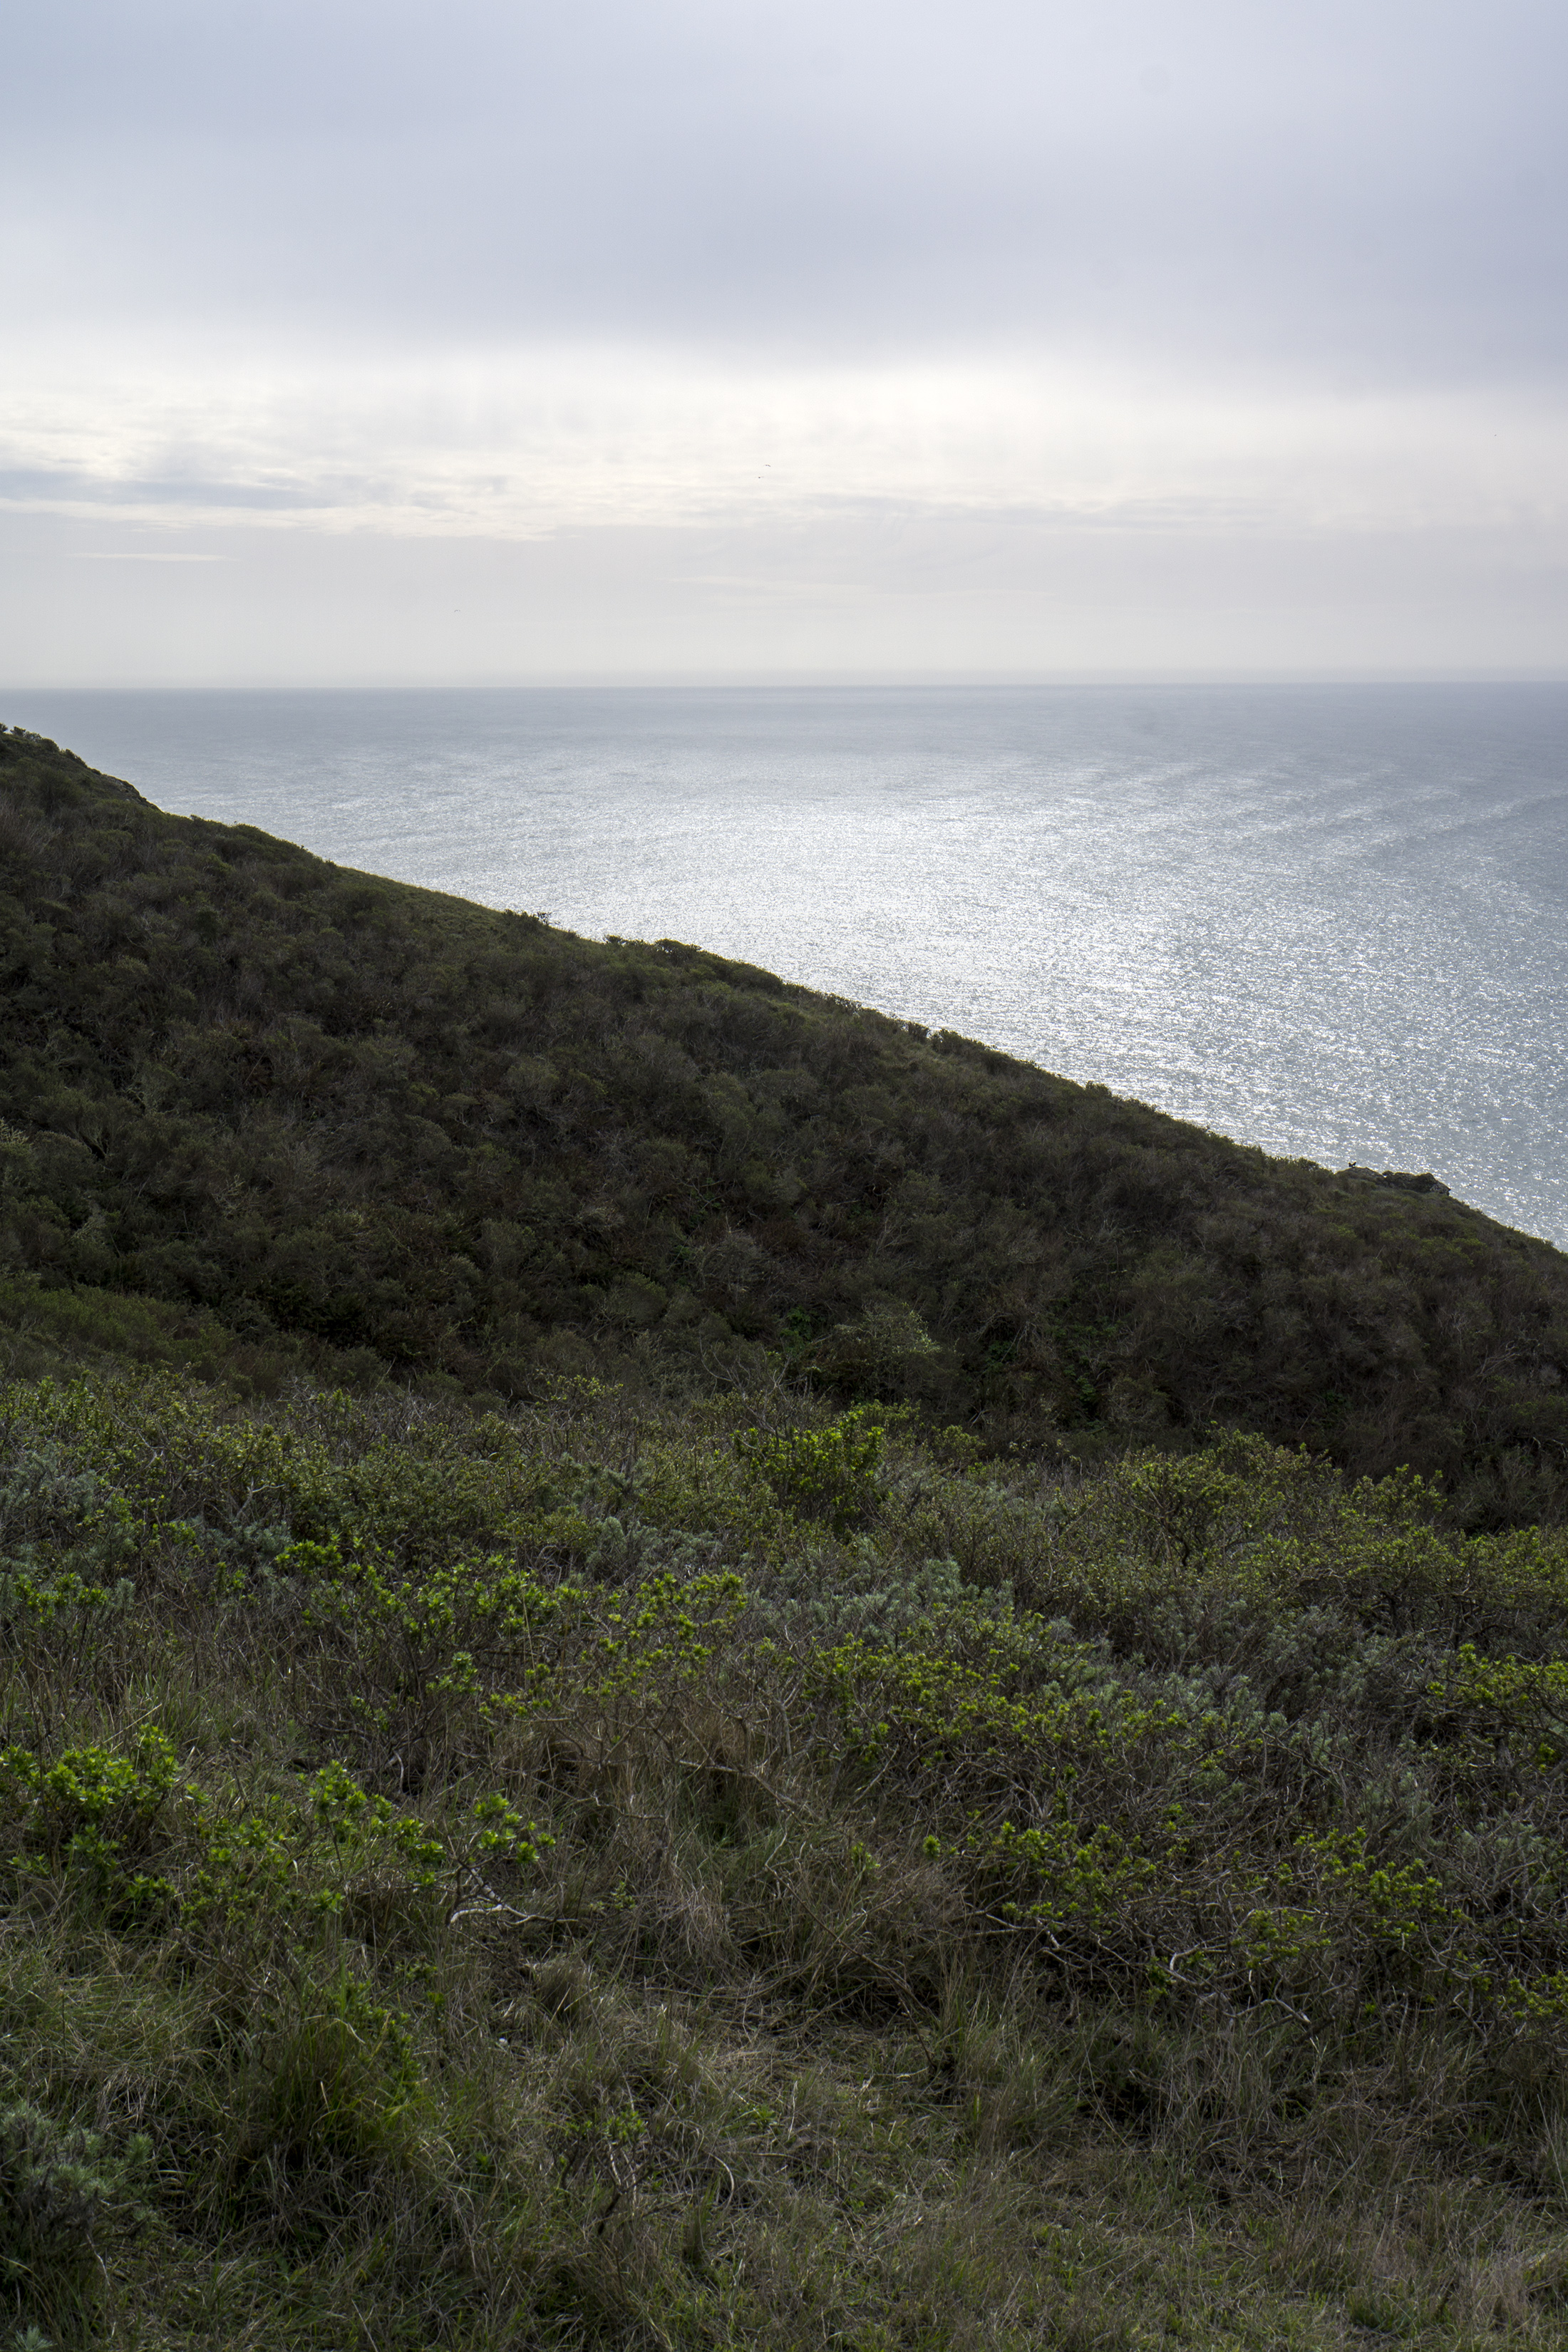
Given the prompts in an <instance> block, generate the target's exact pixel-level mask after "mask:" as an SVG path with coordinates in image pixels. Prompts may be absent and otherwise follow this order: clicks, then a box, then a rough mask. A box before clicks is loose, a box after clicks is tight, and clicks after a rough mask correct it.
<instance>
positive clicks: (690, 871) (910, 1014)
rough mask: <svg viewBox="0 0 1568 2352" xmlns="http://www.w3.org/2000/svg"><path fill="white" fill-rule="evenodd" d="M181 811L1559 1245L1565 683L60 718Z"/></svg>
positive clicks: (136, 702) (1567, 1197)
mask: <svg viewBox="0 0 1568 2352" xmlns="http://www.w3.org/2000/svg"><path fill="white" fill-rule="evenodd" d="M0 717H3V718H5V719H7V720H8V721H9V722H10V723H12V724H16V725H22V726H28V727H33V728H36V729H37V730H40V731H41V732H43V733H45V734H47V735H51V736H53V737H55V738H56V740H58V741H60V742H61V743H64V744H68V745H69V746H70V748H71V749H72V750H74V751H79V752H80V753H81V754H82V755H83V757H84V758H86V759H88V760H89V761H92V762H93V763H94V764H95V765H97V766H100V767H102V768H105V769H107V770H109V771H110V772H111V773H113V774H116V775H121V776H124V777H126V778H128V779H129V780H130V781H131V782H132V783H134V784H135V785H136V786H137V787H138V788H139V790H141V791H142V792H143V793H146V795H147V796H148V798H149V799H151V800H153V801H154V802H156V803H157V804H158V805H159V806H160V807H162V808H165V809H171V810H174V811H176V812H178V813H181V814H184V813H187V812H190V813H195V814H200V815H203V816H210V817H218V818H224V819H230V820H237V821H243V822H246V823H248V824H258V825H260V826H262V827H264V828H265V829H266V830H267V831H268V832H271V833H278V834H283V835H287V836H288V837H289V839H291V840H294V841H300V842H303V843H305V844H307V845H309V846H310V848H312V849H314V850H317V851H319V852H320V853H321V854H322V855H323V856H328V857H331V858H335V859H337V860H339V861H340V862H341V863H342V864H344V865H348V866H364V867H369V868H370V869H371V870H373V871H374V872H376V873H381V874H389V875H396V876H399V877H403V878H404V879H405V880H408V881H413V882H422V883H426V884H428V885H430V886H432V887H435V888H437V889H441V890H450V891H457V892H459V893H460V894H462V895H463V896H464V897H467V898H479V899H482V900H484V901H485V902H486V903H487V904H489V905H492V906H498V907H519V908H524V909H526V910H528V911H530V912H545V913H548V915H549V916H550V918H551V919H552V921H554V922H556V923H558V924H561V925H563V926H564V927H566V928H567V929H572V930H574V931H579V932H583V933H584V934H587V935H589V936H595V937H597V936H601V935H604V934H605V933H613V934H618V935H620V936H624V937H627V938H645V939H667V938H672V939H681V940H697V941H700V942H702V943H703V944H704V945H707V946H710V947H713V948H717V949H720V950H723V951H724V952H725V953H726V954H729V955H733V956H739V957H743V958H744V959H745V960H746V961H749V962H752V963H758V964H763V965H765V966H767V967H768V968H769V969H770V970H772V971H778V972H783V973H784V974H786V975H787V976H788V977H789V978H790V979H792V980H798V981H804V982H807V983H809V984H810V985H811V986H812V987H814V988H820V989H826V990H829V991H831V992H834V993H836V994H837V995H841V996H847V997H851V998H854V999H857V1000H858V1001H859V1002H861V1003H868V1004H874V1005H878V1006H880V1007H882V1008H884V1009H885V1010H887V1011H889V1012H893V1013H900V1014H902V1015H903V1016H905V1017H906V1018H909V1019H912V1020H917V1021H921V1022H924V1023H926V1024H929V1025H931V1026H932V1027H942V1028H952V1029H957V1030H961V1031H963V1032H964V1033H965V1034H969V1035H971V1036H975V1037H981V1038H984V1039H986V1040H988V1041H989V1042H991V1043H992V1044H994V1045H999V1046H1002V1047H1005V1049H1006V1050H1007V1051H1009V1052H1011V1053H1015V1054H1019V1055H1025V1056H1026V1057H1027V1058H1028V1059H1029V1060H1031V1061H1035V1062H1039V1063H1041V1064H1043V1065H1044V1066H1046V1067H1047V1068H1048V1069H1052V1070H1057V1071H1059V1072H1061V1073H1062V1074H1064V1075H1065V1076H1068V1077H1072V1078H1078V1079H1087V1080H1097V1081H1099V1082H1100V1083H1101V1084H1103V1085H1105V1086H1108V1087H1110V1088H1112V1090H1113V1091H1114V1092H1116V1093H1118V1094H1124V1095H1134V1096H1137V1097H1141V1098H1142V1100H1143V1101H1145V1102H1151V1103H1157V1104H1159V1105H1160V1106H1161V1107H1162V1108H1164V1109H1166V1110H1169V1111H1173V1112H1175V1113H1176V1114H1177V1115H1178V1116H1179V1117H1181V1118H1189V1119H1196V1120H1198V1121H1200V1122H1201V1123H1202V1124H1203V1125H1204V1126H1205V1127H1210V1128H1215V1129H1219V1130H1220V1131H1222V1132H1223V1133H1225V1134H1226V1135H1230V1136H1235V1137H1237V1139H1240V1140H1242V1141H1244V1142H1247V1143H1258V1144H1261V1145H1263V1146H1264V1147H1265V1149H1266V1150H1269V1151H1271V1152H1277V1153H1283V1154H1287V1155H1300V1156H1303V1157H1306V1158H1310V1159H1312V1160H1321V1161H1322V1162H1324V1163H1326V1164H1327V1165H1329V1166H1331V1167H1340V1166H1343V1165H1344V1164H1346V1163H1347V1162H1348V1161H1351V1160H1356V1161H1360V1162H1362V1163H1363V1164H1366V1165H1369V1166H1372V1167H1377V1168H1382V1167H1395V1168H1405V1169H1413V1170H1419V1169H1426V1168H1430V1169H1431V1170H1433V1171H1435V1172H1436V1174H1437V1175H1438V1176H1439V1177H1440V1178H1441V1179H1442V1181H1444V1182H1445V1183H1447V1185H1448V1186H1450V1188H1451V1189H1452V1190H1453V1191H1454V1192H1457V1193H1458V1194H1459V1195H1460V1196H1461V1197H1463V1198H1464V1199H1466V1200H1469V1201H1473V1202H1475V1203H1476V1204H1477V1205H1478V1206H1479V1207H1481V1208H1484V1209H1486V1210H1488V1211H1489V1213H1491V1214H1492V1215H1494V1216H1497V1217H1500V1218H1502V1219H1503V1220H1505V1221H1506V1222H1507V1223H1510V1224H1514V1225H1518V1226H1521V1227H1523V1228H1524V1229H1525V1230H1526V1231H1528V1232H1531V1233H1535V1234H1545V1235H1547V1236H1548V1237H1549V1238H1551V1239H1552V1240H1554V1241H1556V1242H1557V1243H1559V1244H1563V1245H1568V1151H1565V1143H1568V686H1552V685H1542V686H1410V687H1403V686H1317V687H1256V686H1247V687H1239V686H1238V687H1208V686H1185V687H1170V686H1160V687H1153V686H1151V687H1147V688H1132V687H1088V686H1085V687H1003V688H994V687H984V688H978V687H972V688H947V687H931V688H908V687H900V688H711V689H688V688H623V689H604V688H562V689H555V688H521V689H516V690H496V691H478V690H476V691H447V692H424V691H416V690H409V691H406V692H350V691H342V692H300V693H293V692H271V693H262V692H195V693H177V692H157V691H148V692H140V693H121V692H109V691H103V692H94V693H83V692H49V691H47V690H42V689H38V690H34V691H31V692H20V693H16V694H12V695H8V696H6V697H5V698H4V709H0Z"/></svg>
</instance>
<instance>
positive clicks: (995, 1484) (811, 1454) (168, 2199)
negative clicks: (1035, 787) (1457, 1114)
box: [0, 734, 1568, 2352]
mask: <svg viewBox="0 0 1568 2352" xmlns="http://www.w3.org/2000/svg"><path fill="white" fill-rule="evenodd" d="M0 773H3V774H4V777H5V782H7V783H8V784H9V786H10V800H9V803H8V804H7V807H6V809H5V814H4V817H3V819H0V823H3V824H4V828H5V830H4V834H3V836H0V837H3V840H4V845H5V859H6V879H7V887H8V890H9V893H10V895H9V897H8V898H6V899H5V901H4V903H3V904H0V924H3V925H4V927H5V929H4V962H3V965H0V989H3V990H4V992H5V1008H6V1010H5V1029H4V1044H5V1055H4V1060H5V1076H4V1084H5V1088H6V1090H7V1091H6V1093H5V1100H4V1104H3V1106H0V1108H3V1110H4V1117H5V1122H6V1124H5V1129H4V1133H3V1134H0V1145H3V1147H4V1155H3V1156H4V1169H5V1190H4V1192H3V1193H0V1207H3V1219H4V1222H3V1223H0V1233H3V1234H5V1236H6V1237H8V1238H7V1246H8V1248H9V1252H10V1256H9V1262H8V1266H7V1268H6V1270H5V1274H4V1276H3V1278H0V1349H3V1351H4V1354H5V1358H7V1359H8V1362H6V1363H5V1364H4V1365H0V1373H4V1374H6V1375H8V1377H6V1378H5V1385H4V1386H0V2352H12V2347H16V2352H22V2347H26V2352H47V2348H48V2347H56V2352H76V2347H93V2346H102V2347H124V2352H132V2347H134V2352H219V2347H222V2352H426V2347H434V2346H437V2345H438V2346H441V2347H453V2352H590V2347H592V2352H750V2347H768V2352H773V2347H782V2352H820V2347H823V2346H824V2345H831V2346H835V2347H843V2352H1038V2347H1041V2346H1046V2345H1048V2346H1052V2347H1063V2352H1145V2347H1204V2352H1279V2347H1297V2352H1343V2348H1344V2347H1352V2346H1361V2347H1365V2346H1372V2345H1376V2344H1378V2343H1388V2342H1395V2341H1405V2342H1413V2343H1419V2344H1421V2345H1424V2346H1432V2347H1441V2352H1479V2347H1483V2346H1493V2345H1497V2344H1499V2343H1508V2344H1510V2345H1519V2346H1521V2347H1531V2352H1546V2347H1561V2346H1563V2345H1565V2344H1568V1641H1565V1636H1568V1530H1565V1529H1563V1528H1561V1527H1560V1526H1552V1525H1548V1526H1544V1527H1543V1526H1541V1525H1529V1524H1524V1523H1523V1517H1524V1514H1525V1513H1526V1512H1527V1510H1528V1508H1529V1507H1530V1504H1531V1500H1532V1498H1533V1499H1534V1500H1536V1501H1538V1502H1539V1503H1541V1504H1542V1507H1549V1508H1552V1509H1556V1508H1558V1507H1560V1502H1561V1491H1562V1490H1561V1488H1560V1486H1558V1484H1557V1483H1556V1474H1555V1473H1554V1472H1553V1470H1552V1466H1551V1465H1552V1462H1553V1461H1554V1460H1557V1459H1561V1453H1560V1450H1559V1449H1560V1447H1561V1444H1562V1437H1561V1433H1562V1429H1563V1421H1562V1413H1563V1404H1562V1399H1561V1388H1562V1380H1561V1375H1562V1371H1563V1296H1564V1293H1563V1260H1562V1259H1561V1258H1560V1257H1558V1256H1557V1255H1556V1254H1555V1253H1553V1252H1552V1251H1550V1250H1547V1249H1545V1248H1544V1247H1543V1246H1542V1245H1540V1244H1533V1243H1530V1242H1527V1241H1525V1240H1523V1239H1522V1238H1521V1236H1519V1235H1517V1234H1508V1233H1505V1232H1503V1231H1501V1230H1500V1229H1499V1228H1497V1227H1496V1226H1493V1225H1491V1224H1489V1223H1487V1222H1486V1221H1485V1220H1484V1219H1481V1218H1479V1217H1478V1216H1476V1215H1475V1214H1474V1213H1472V1212H1469V1211H1468V1210H1465V1209H1463V1208H1461V1207H1459V1206H1458V1204H1456V1203H1453V1202H1449V1201H1447V1199H1446V1197H1445V1196H1443V1195H1442V1194H1441V1192H1436V1191H1433V1190H1429V1189H1427V1190H1415V1191H1413V1190H1411V1189H1409V1186H1408V1184H1407V1183H1398V1182H1395V1183H1389V1182H1379V1181H1376V1180H1374V1179H1371V1178H1367V1177H1346V1178H1335V1177H1331V1176H1329V1175H1327V1174H1325V1173H1324V1172H1323V1171H1317V1170H1311V1169H1308V1168H1305V1167H1302V1166H1299V1165H1296V1166H1279V1165H1277V1164H1273V1163H1270V1162H1268V1161H1267V1160H1263V1159H1262V1158H1260V1157H1259V1156H1258V1155H1257V1154H1254V1153H1249V1152H1246V1151H1243V1150H1237V1148H1235V1147H1233V1146H1230V1145H1228V1144H1225V1143H1223V1142H1221V1141H1219V1140H1217V1139H1215V1138H1212V1137H1208V1136H1205V1135H1203V1134H1201V1133H1198V1132H1197V1131H1195V1130H1194V1129H1188V1128H1184V1127H1181V1126H1179V1125H1178V1124H1176V1123H1175V1122H1173V1121H1171V1120H1167V1119H1163V1118H1159V1117H1157V1116H1156V1115H1155V1114H1153V1113H1151V1112H1146V1111H1143V1110H1142V1109H1140V1108H1138V1107H1137V1106H1134V1105H1129V1104H1123V1103H1118V1102H1114V1101H1112V1100H1111V1099H1110V1097H1107V1096H1105V1095H1104V1094H1100V1093H1096V1092H1095V1091H1094V1090H1092V1089H1090V1090H1084V1089H1078V1088H1074V1087H1068V1086H1066V1085H1064V1084H1063V1083H1062V1082H1060V1081H1058V1080H1056V1079H1053V1078H1050V1077H1048V1076H1044V1075H1043V1074H1041V1073H1039V1072H1037V1071H1033V1070H1030V1069H1028V1068H1026V1067H1023V1066H1019V1065H1016V1064H1014V1063H1010V1062H1007V1061H1005V1059H1003V1058H1002V1057H1001V1056H997V1055H987V1054H985V1053H984V1052H982V1051H981V1049H979V1048H977V1047H973V1046H970V1045H964V1044H963V1042H962V1041H960V1040H956V1039H947V1038H941V1037H939V1038H935V1039H931V1038H925V1037H921V1035H919V1034H915V1033H913V1032H911V1031H910V1030H908V1029H906V1028H904V1027H902V1026H900V1024H897V1023H893V1022H889V1021H886V1020H882V1019H879V1017H877V1016H875V1015H872V1014H868V1013H863V1012H861V1011H859V1010H858V1009H857V1008H855V1007H851V1006H844V1005H840V1004H836V1003H832V1002H830V1001H827V1000H825V999H822V998H820V997H815V996H812V995H810V994H809V993H807V992H804V991H798V990H792V989H787V988H784V986H783V985H782V984H780V983H779V982H775V981H773V980H771V979H770V978H768V976H767V975H765V974H762V973H756V972H750V971H745V970H743V969H742V968H739V967H736V966H734V965H728V964H722V963H720V962H719V961H716V960H714V959H712V958H709V957H705V956H702V955H701V954H700V953H699V952H698V951H697V950H689V949H675V948H668V949H652V948H625V947H623V948H616V947H613V946H612V947H610V948H598V947H594V946H591V945H588V944H586V943H584V942H583V941H581V940H574V939H572V938H570V937H569V936H565V935H563V934H561V933H559V932H555V931H552V930H551V929H548V928H546V927H545V926H544V925H542V924H541V923H539V922H537V921H534V920H532V919H528V918H523V917H507V916H499V915H489V914H486V913H484V912H483V911H482V910H480V909H478V908H469V907H466V906H464V905H461V904H460V903H458V902H455V901H451V900H447V899H442V898H435V897H432V896H431V895H429V894H427V893H422V892H418V891H413V890H408V889H405V888H402V887H397V886H394V885H391V884H384V883H377V882H374V881H370V880H367V879H366V878H365V877H359V876H354V875H346V874H344V873H342V872H341V871H340V870H339V869H336V868H333V867H331V866H323V865H322V864H321V862H320V861H318V860H315V859H312V858H309V857H307V856H305V855H304V853H303V852H301V851H299V850H295V849H291V848H289V847H288V846H287V845H283V844H279V843H276V842H271V841H269V840H268V839H267V838H266V837H265V836H264V835H258V834H255V833H251V832H249V831H247V829H245V828H243V827H234V828H219V827H216V826H209V825H201V824H195V822H194V821H184V820H178V819H174V818H168V817H164V816H162V815H160V814H158V813H157V812H156V811H154V810H152V809H150V808H148V806H147V805H146V803H143V802H142V801H140V800H139V799H138V798H137V797H136V795H134V794H133V793H131V792H130V790H129V788H128V787H125V786H122V785H116V784H114V783H113V782H110V780H108V779H104V778H102V777H97V776H94V775H92V774H91V773H90V772H88V771H87V770H85V769H83V768H82V767H81V766H80V765H79V763H77V762H74V761H71V760H70V759H69V757H68V755H66V754H63V753H59V752H57V751H54V749H53V748H52V747H50V746H47V745H40V744H38V743H37V741H36V740H34V739H32V738H26V737H20V738H19V737H17V736H16V735H14V734H13V735H10V736H5V737H0ZM1341 1384H1342V1385H1341ZM1330 1399H1331V1400H1332V1402H1325V1400H1330ZM1402 1414H1403V1415H1406V1416H1407V1418H1406V1419H1404V1420H1402V1419H1401V1415H1402ZM1226 1419H1228V1420H1229V1421H1230V1422H1231V1423H1233V1424H1234V1425H1233V1426H1232V1427H1230V1428H1229V1429H1228V1430H1219V1429H1216V1428H1215V1426H1214V1423H1215V1421H1217V1420H1226ZM1279 1433H1284V1434H1285V1435H1286V1436H1288V1437H1289V1439H1290V1440H1291V1441H1292V1442H1291V1443H1289V1444H1277V1443H1275V1442H1274V1437H1275V1436H1276V1435H1278V1434H1279ZM1301 1433H1307V1434H1309V1435H1310V1436H1311V1438H1312V1440H1313V1444H1314V1445H1315V1446H1316V1447H1317V1448H1318V1450H1317V1451H1316V1452H1313V1451H1310V1450H1309V1449H1308V1448H1307V1447H1305V1446H1302V1445H1300V1444H1297V1443H1295V1442H1294V1441H1295V1440H1296V1439H1297V1438H1298V1436H1300V1434H1301ZM1330 1444H1332V1447H1333V1448H1334V1449H1335V1451H1336V1452H1337V1454H1338V1457H1339V1458H1338V1460H1337V1461H1336V1460H1335V1459H1333V1458H1331V1454H1330V1453H1329V1451H1328V1450H1327V1449H1328V1448H1329V1446H1330ZM1412 1462H1415V1463H1416V1464H1417V1465H1419V1464H1423V1463H1425V1464H1426V1465H1428V1466H1430V1467H1431V1468H1432V1469H1433V1470H1436V1471H1441V1472H1443V1473H1444V1474H1446V1475H1447V1479H1448V1481H1449V1484H1448V1485H1447V1486H1442V1485H1439V1484H1437V1483H1436V1482H1435V1481H1434V1480H1432V1479H1429V1478H1428V1477H1426V1476H1425V1475H1422V1472H1421V1469H1420V1468H1419V1467H1415V1468H1412V1467H1408V1466H1406V1467H1400V1466H1398V1465H1402V1464H1406V1465H1407V1464H1410V1463H1412ZM1543 1465H1544V1466H1543Z"/></svg>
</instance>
